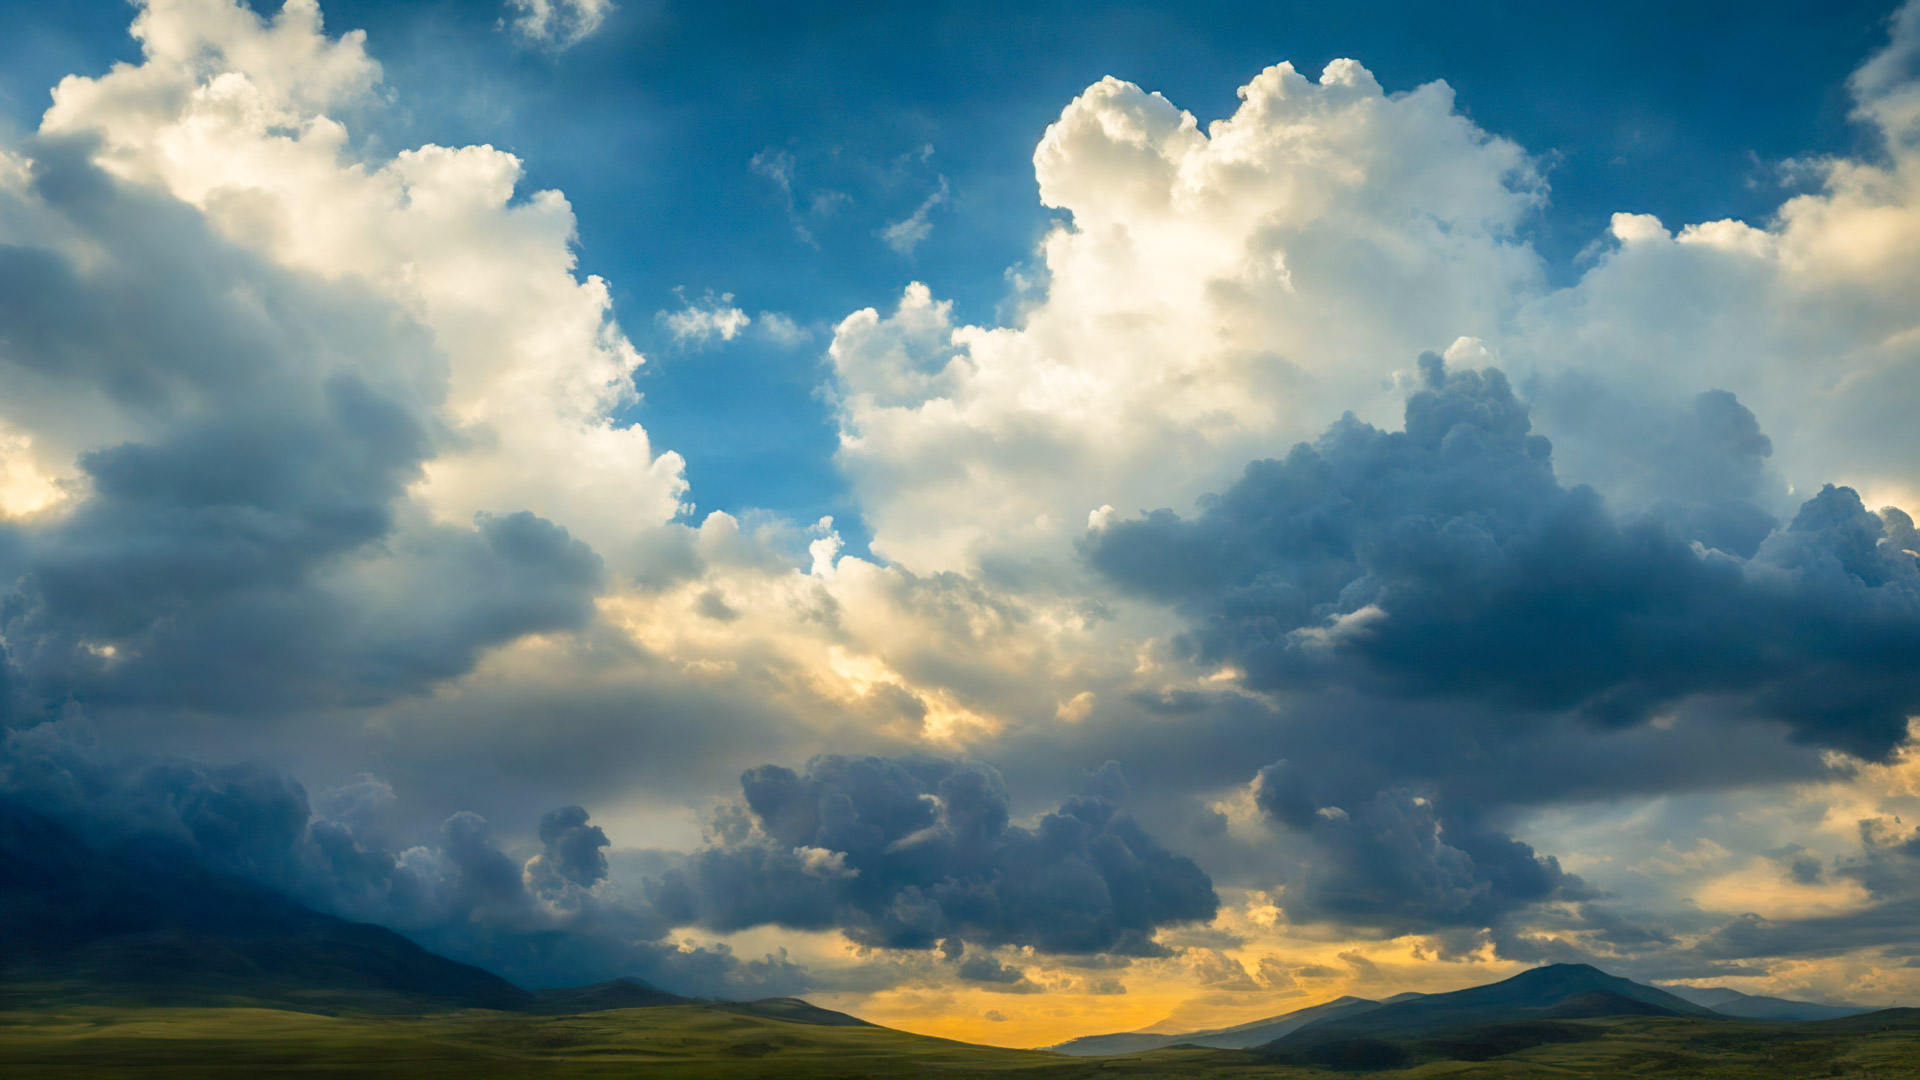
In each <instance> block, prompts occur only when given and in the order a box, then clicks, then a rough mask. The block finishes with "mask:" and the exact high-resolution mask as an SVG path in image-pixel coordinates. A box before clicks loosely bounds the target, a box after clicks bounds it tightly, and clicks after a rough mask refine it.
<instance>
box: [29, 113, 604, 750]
mask: <svg viewBox="0 0 1920 1080" xmlns="http://www.w3.org/2000/svg"><path fill="white" fill-rule="evenodd" d="M33 149H34V155H35V156H34V171H33V176H34V183H33V193H32V196H31V198H32V199H34V200H35V202H36V206H35V207H34V210H35V215H36V218H37V220H41V221H43V222H46V223H50V224H48V226H47V229H48V231H49V232H50V233H51V234H57V235H55V236H51V237H50V238H49V239H48V241H47V244H48V246H44V247H34V246H21V245H0V376H4V377H5V378H6V379H7V381H8V385H9V388H10V393H11V394H14V395H17V397H18V399H19V400H21V401H38V400H41V399H42V398H44V399H45V400H47V401H48V402H50V403H55V404H52V405H50V415H49V417H48V423H49V424H50V425H52V426H53V427H54V428H56V429H57V428H58V427H59V425H61V424H62V423H69V424H78V425H80V426H79V428H77V429H76V430H85V418H84V416H79V417H78V418H75V417H74V416H72V415H70V414H74V413H76V412H79V413H84V412H85V410H84V409H79V410H76V409H75V408H74V407H73V406H72V402H73V401H76V400H77V401H92V402H95V403H97V408H100V409H116V410H119V411H120V413H121V414H123V415H124V417H125V418H126V424H125V427H127V428H129V429H131V430H132V431H134V432H136V434H134V435H133V436H132V437H131V438H127V439H126V441H123V442H118V443H115V444H111V445H101V446H96V447H93V448H91V449H88V450H85V451H84V452H82V453H81V455H80V457H79V459H78V462H77V465H78V467H79V469H80V472H81V473H82V474H83V476H84V479H85V485H84V491H83V492H82V493H81V495H80V497H78V498H77V499H76V500H75V501H74V502H73V503H72V504H70V505H69V506H67V507H65V508H63V509H62V510H61V511H60V512H58V513H57V514H53V515H43V516H42V518H41V519H36V520H35V522H34V523H32V524H30V525H15V526H14V527H13V528H12V529H11V530H10V533H9V535H8V536H7V537H6V538H5V540H4V542H0V579H4V583H3V584H0V588H4V589H5V590H6V591H7V592H9V593H11V595H8V596H6V597H5V599H4V602H0V633H4V637H5V641H6V644H7V650H8V653H9V654H10V657H11V659H12V661H13V662H14V664H16V665H17V666H18V668H19V671H20V678H19V680H18V681H19V682H20V683H21V685H22V687H23V688H24V691H25V692H26V693H27V695H28V696H29V697H30V698H31V699H32V700H33V701H34V702H36V703H37V704H38V705H39V706H41V707H52V706H55V705H58V704H59V703H61V702H65V701H80V702H86V703H93V704H100V705H116V704H119V705H129V706H139V707H142V708H154V707H168V706H190V707H197V708H206V709H214V710H229V711H245V712H258V711H263V710H278V709H287V708H301V707H308V706H313V705H327V704H346V705H355V704H368V703H373V702H378V701H383V700H387V699H390V698H393V697H395V696H399V695H405V694H411V693H417V692H420V691H421V690H423V689H425V688H426V687H428V686H429V685H431V684H432V683H433V682H434V681H436V680H440V679H445V678H448V677H451V676H455V675H459V674H461V673H463V672H465V671H467V670H468V669H470V668H471V667H472V665H473V664H474V662H475V660H476V659H477V657H478V655H479V653H480V652H481V651H482V650H483V649H485V648H487V647H489V646H491V645H496V644H500V643H502V642H506V641H511V640H513V639H515V638H517V637H519V636H522V635H524V634H528V633H534V632H542V631H551V630H558V629H570V628H577V627H580V626H582V625H584V624H585V623H586V622H587V621H588V620H589V618H590V617H591V613H592V598H593V596H594V595H595V594H596V593H597V592H598V591H599V588H600V583H601V564H600V559H599V557H598V556H597V555H596V554H594V553H593V552H592V551H591V550H590V549H588V548H587V547H586V546H585V545H584V544H581V543H580V542H578V541H576V540H573V539H572V538H570V537H569V536H568V534H567V533H566V531H565V530H564V529H562V528H560V527H558V526H556V525H553V524H551V523H549V522H547V521H544V520H542V519H540V518H536V517H534V516H532V515H531V514H527V513H524V512H515V508H513V507H506V508H502V512H501V513H500V514H499V515H497V516H486V515H483V516H482V517H481V518H480V519H478V520H477V521H476V522H475V525H474V527H473V528H470V529H466V528H450V527H446V526H441V525H435V524H431V523H428V522H425V521H424V520H415V519H414V518H413V517H407V516H405V515H406V514H407V513H408V512H407V511H405V509H404V508H405V491H406V488H407V486H408V485H409V484H411V483H413V482H415V481H416V480H418V479H419V477H420V475H421V468H422V466H423V464H424V463H425V462H426V461H427V460H429V459H430V458H431V457H432V455H433V453H434V452H435V446H436V442H437V440H439V439H440V438H441V437H442V435H441V433H440V432H439V431H438V430H437V427H436V423H435V421H434V420H433V419H432V408H433V406H434V404H435V403H436V402H437V401H438V398H439V395H440V393H441V387H440V384H441V382H442V380H443V378H444V372H443V370H442V367H443V365H442V364H441V362H440V361H439V360H438V359H437V358H436V356H435V354H434V353H433V351H432V348H431V345H430V342H429V340H428V338H427V336H426V334H425V333H424V332H422V331H421V330H419V329H418V328H417V327H415V326H413V325H412V324H411V323H410V321H409V320H408V319H406V318H405V317H404V316H403V315H402V314H401V313H400V312H398V311H396V310H394V309H393V308H392V307H391V306H390V305H388V304H386V303H384V302H381V301H379V300H377V299H375V298H373V297H371V296H369V295H366V294H363V293H361V292H358V291H356V289H355V288H354V287H353V286H352V285H350V284H336V283H327V282H321V281H319V280H316V279H312V278H308V277H304V276H301V275H298V274H294V273H290V272H288V271H285V270H281V269H278V268H276V267H273V266H270V265H268V264H266V263H264V262H263V261H261V260H259V259H258V258H256V257H254V256H251V255H249V254H247V253H245V252H242V251H240V250H238V249H235V248H233V247H231V246H230V245H227V244H225V243H224V242H222V241H221V240H219V239H218V238H217V237H215V236H213V235H212V234H211V233H210V231H209V229H208V227H207V225H206V223H205V221H204V220H203V219H202V218H201V217H200V215H199V214H198V213H197V212H195V211H194V210H192V209H191V208H190V207H187V206H185V205H184V204H181V203H178V202H175V201H173V200H171V199H168V198H166V197H164V196H160V195H156V194H153V193H149V192H144V191H141V190H138V189H135V188H131V187H128V186H124V185H121V184H119V183H118V182H117V181H115V180H113V179H112V178H110V177H108V176H106V175H105V174H103V173H101V172H100V171H99V170H98V169H96V168H95V167H94V166H92V165H91V164H90V163H88V161H87V149H88V148H87V147H85V146H83V145H79V144H74V143H62V142H50V141H43V142H40V143H37V144H35V146H34V148H33ZM75 249H80V250H88V251H90V252H91V253H92V254H91V255H90V256H89V257H86V258H84V259H82V258H79V257H76V256H70V255H68V254H66V252H67V251H70V250H75ZM57 403H65V404H64V405H60V404H57ZM63 408H64V409H65V412H62V411H61V410H62V409H63ZM416 517H417V515H416Z"/></svg>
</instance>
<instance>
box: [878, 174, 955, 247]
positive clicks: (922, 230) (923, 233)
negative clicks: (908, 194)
mask: <svg viewBox="0 0 1920 1080" xmlns="http://www.w3.org/2000/svg"><path fill="white" fill-rule="evenodd" d="M948 191H949V188H948V186H947V178H946V177H944V176H942V177H941V178H940V186H939V187H937V188H935V189H934V190H933V193H932V194H930V195H928V196H927V198H926V201H924V202H922V203H921V204H920V208H919V209H917V210H915V211H914V212H913V213H912V214H910V215H908V216H907V217H906V218H905V219H904V220H901V221H890V222H888V223H887V227H886V228H884V229H881V230H880V239H882V240H885V241H886V242H887V246H888V247H890V248H892V249H893V250H895V251H897V252H899V253H900V254H902V255H911V254H913V249H914V248H916V247H919V246H920V242H921V241H922V240H925V239H926V238H927V237H928V236H929V235H931V234H932V232H933V222H932V221H930V220H928V215H930V214H932V213H933V209H934V207H936V206H939V205H940V204H941V203H944V202H946V201H947V194H948Z"/></svg>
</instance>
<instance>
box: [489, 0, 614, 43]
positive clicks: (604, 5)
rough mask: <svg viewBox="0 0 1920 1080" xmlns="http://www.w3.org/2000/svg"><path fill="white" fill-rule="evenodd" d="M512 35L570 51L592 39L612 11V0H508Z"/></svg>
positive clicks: (523, 39)
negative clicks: (569, 49)
mask: <svg viewBox="0 0 1920 1080" xmlns="http://www.w3.org/2000/svg"><path fill="white" fill-rule="evenodd" d="M506 7H507V11H508V12H509V13H510V15H511V17H512V26H513V32H514V34H515V35H516V36H517V37H519V38H520V39H521V40H522V41H525V42H527V43H529V44H533V45H541V46H546V47H549V48H555V49H566V48H571V47H572V46H574V45H578V44H579V43H580V42H582V41H584V40H586V39H587V38H588V37H590V36H592V34H593V32H594V31H596V30H598V29H600V24H601V23H603V22H605V21H606V19H607V16H608V15H609V14H611V13H612V12H613V7H614V5H613V0H507V2H506Z"/></svg>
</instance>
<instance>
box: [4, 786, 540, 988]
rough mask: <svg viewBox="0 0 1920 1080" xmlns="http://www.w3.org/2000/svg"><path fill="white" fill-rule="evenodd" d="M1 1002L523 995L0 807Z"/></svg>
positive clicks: (363, 932) (191, 871)
mask: <svg viewBox="0 0 1920 1080" xmlns="http://www.w3.org/2000/svg"><path fill="white" fill-rule="evenodd" d="M0 942H4V946H3V947H0V994H3V995H4V1000H7V1001H13V1002H22V1001H32V1002H35V1003H45V1002H49V1001H100V1002H107V1001H116V1002H118V1001H139V1002H147V1003H171V1004H215V1003H240V1002H245V1003H261V1004H277V1005H283V1006H288V1007H293V1008H314V1009H339V1008H378V1009H384V1010H397V1011H408V1010H429V1009H445V1008H492V1009H514V1008H520V1007H523V1006H525V1005H526V1004H527V1003H528V1002H529V1001H530V997H529V995H528V994H527V993H526V991H524V990H521V989H520V988H519V987H517V986H514V985H513V984H512V983H509V982H507V981H506V980H505V979H502V978H500V977H499V976H496V975H493V974H491V973H489V972H486V971H483V970H481V969H479V968H476V967H473V966H471V965H468V964H462V963H458V962H456V961H453V960H449V959H447V958H446V957H443V956H439V955H436V954H434V953H431V952H428V951H427V950H425V949H423V948H421V947H420V946H418V945H415V944H414V943H413V942H411V941H408V940H407V939H406V938H404V937H401V936H400V935H399V934H396V933H394V932H393V931H391V930H387V929H384V928H382V927H378V926H369V925H366V924H362V923H352V922H348V921H346V920H344V919H337V918H334V917H332V916H329V915H322V914H320V913H319V912H316V911H313V910H312V909H310V908H307V907H305V906H303V905H301V904H299V903H296V902H295V901H293V900H291V899H289V898H287V897H285V896H282V895H280V894H279V893H276V892H274V891H272V890H270V889H266V888H263V887H261V886H259V885H255V884H253V883H251V882H248V881H245V880H243V879H240V878H237V877H234V876H232V875H230V874H223V873H220V872H217V871H214V870H209V869H206V868H205V867H202V866H199V865H197V864H196V863H194V862H193V861H191V860H190V859H188V858H185V857H183V855H182V853H181V852H179V851H178V850H176V849H174V848H173V847H172V846H171V845H168V844H165V843H163V842H158V841H135V842H126V843H122V844H119V845H117V846H115V847H113V848H112V849H111V850H106V851H96V850H94V849H93V848H92V847H91V846H89V845H88V844H87V843H86V842H85V841H83V840H82V839H81V838H80V837H79V836H78V835H76V834H75V833H74V832H73V831H72V830H70V829H68V828H66V827H65V826H63V825H61V824H59V823H58V822H55V821H53V820H52V819H50V818H47V817H45V816H43V815H41V814H38V813H35V812H34V811H31V810H28V809H26V808H25V807H22V806H19V805H17V804H14V803H11V802H8V801H5V800H0Z"/></svg>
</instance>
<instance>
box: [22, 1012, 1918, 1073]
mask: <svg viewBox="0 0 1920 1080" xmlns="http://www.w3.org/2000/svg"><path fill="white" fill-rule="evenodd" d="M1588 1023H1590V1024H1591V1026H1592V1027H1593V1028H1594V1029H1595V1031H1596V1033H1597V1034H1598V1036H1599V1037H1598V1038H1594V1039H1590V1040H1587V1041H1583V1042H1577V1043H1558V1044H1552V1045H1543V1046H1536V1047H1532V1048H1530V1049H1527V1050H1523V1051H1520V1052H1517V1053H1513V1054H1509V1055H1506V1056H1502V1057H1496V1058H1493V1059H1491V1060H1486V1061H1458V1060H1429V1061H1425V1062H1423V1063H1421V1064H1419V1065H1416V1066H1413V1067H1410V1068H1406V1069H1399V1070H1393V1071H1389V1072H1377V1073H1370V1072H1332V1071H1329V1070H1325V1069H1321V1068H1317V1067H1306V1066H1289V1065H1273V1064H1266V1063H1263V1062H1262V1061H1261V1060H1260V1059H1259V1057H1258V1055H1257V1053H1256V1052H1254V1051H1237V1050H1191V1049H1178V1048H1175V1049H1168V1050H1160V1051H1155V1052H1153V1053H1150V1054H1141V1055H1135V1056H1126V1057H1113V1058H1065V1057H1060V1056H1058V1055H1054V1054H1049V1053H1043V1052H1038V1051H1027V1050H1003V1049H997V1048H993V1047H982V1046H969V1045H966V1044H964V1043H956V1042H950V1041H947V1040H943V1039H933V1038H927V1037H925V1036H920V1035H912V1034H908V1033H906V1032H900V1031H891V1030H888V1029H885V1028H872V1027H820V1026H814V1025H805V1024H794V1023H788V1022H785V1021H780V1020H773V1019H765V1018H761V1017H754V1016H743V1015H740V1014H738V1013H731V1012H725V1011H722V1010H718V1009H712V1008H706V1007H702V1006H692V1005H689V1006H671V1007H661V1008H647V1009H623V1010H615V1011H609V1012H596V1013H586V1014H581V1015H571V1016H537V1015H527V1014H524V1013H501V1012H490V1011H480V1010H474V1011H466V1012H457V1013H446V1014H439V1015H429V1016H374V1015H319V1014H314V1013H304V1012H292V1011H286V1010H279V1009H259V1008H151V1007H149V1008H132V1009H128V1008H109V1007H100V1006H80V1007H70V1008H61V1009H58V1010H51V1011H38V1010H18V1011H12V1012H6V1013H0V1070H3V1071H5V1072H6V1073H7V1074H9V1075H19V1076H36V1077H38V1076H45V1077H173V1076H178V1077H187V1076H236V1077H238V1076H290V1077H291V1076H297V1077H326V1076H354V1077H409V1078H437V1077H449V1078H461V1080H482V1078H491V1077H520V1076H531V1077H568V1078H572V1077H580V1078H589V1077H634V1076H641V1077H658V1078H661V1080H673V1078H682V1077H684V1078H689V1080H691V1078H696V1077H697V1078H714V1080H731V1078H738V1080H746V1078H755V1077H779V1078H787V1077H791V1078H796V1080H809V1078H822V1080H824V1078H829V1077H832V1078H844V1080H854V1078H861V1077H876V1078H878V1077H922V1076H924V1077H954V1078H964V1077H1010V1076H1029V1077H1034V1078H1036V1080H1039V1078H1046V1080H1054V1078H1058V1080H1071V1078H1079V1077H1089V1078H1091V1077H1113V1078H1117V1077H1174V1078H1178V1077H1211V1078H1218V1080H1235V1078H1240V1077H1255V1076H1259V1077H1282V1078H1285V1077H1299V1078H1302V1080H1304V1078H1309V1077H1356V1076H1378V1077H1395V1078H1406V1080H1415V1078H1420V1080H1427V1078H1442V1077H1444V1078H1448V1080H1479V1078H1486V1080H1522V1078H1525V1080H1533V1078H1539V1080H1548V1078H1553V1080H1569V1078H1577V1077H1593V1078H1609V1080H1611V1078H1621V1077H1650V1078H1668V1077H1673V1078H1681V1077H1686V1078H1699V1080H1720V1078H1725V1080H1808V1078H1820V1077H1861V1078H1866V1077H1874V1078H1881V1077H1884V1078H1889V1080H1891V1078H1899V1077H1917V1078H1920V1024H1916V1022H1915V1021H1914V1020H1913V1019H1912V1018H1909V1017H1901V1018H1899V1019H1892V1020H1881V1021H1877V1022H1876V1021H1873V1019H1872V1018H1871V1017H1859V1018H1856V1020H1854V1021H1841V1022H1835V1023H1833V1024H1824V1023H1823V1024H1762V1023H1752V1022H1740V1021H1701V1020H1692V1019H1670V1018H1633V1019H1618V1020H1600V1021H1590V1022H1588Z"/></svg>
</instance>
